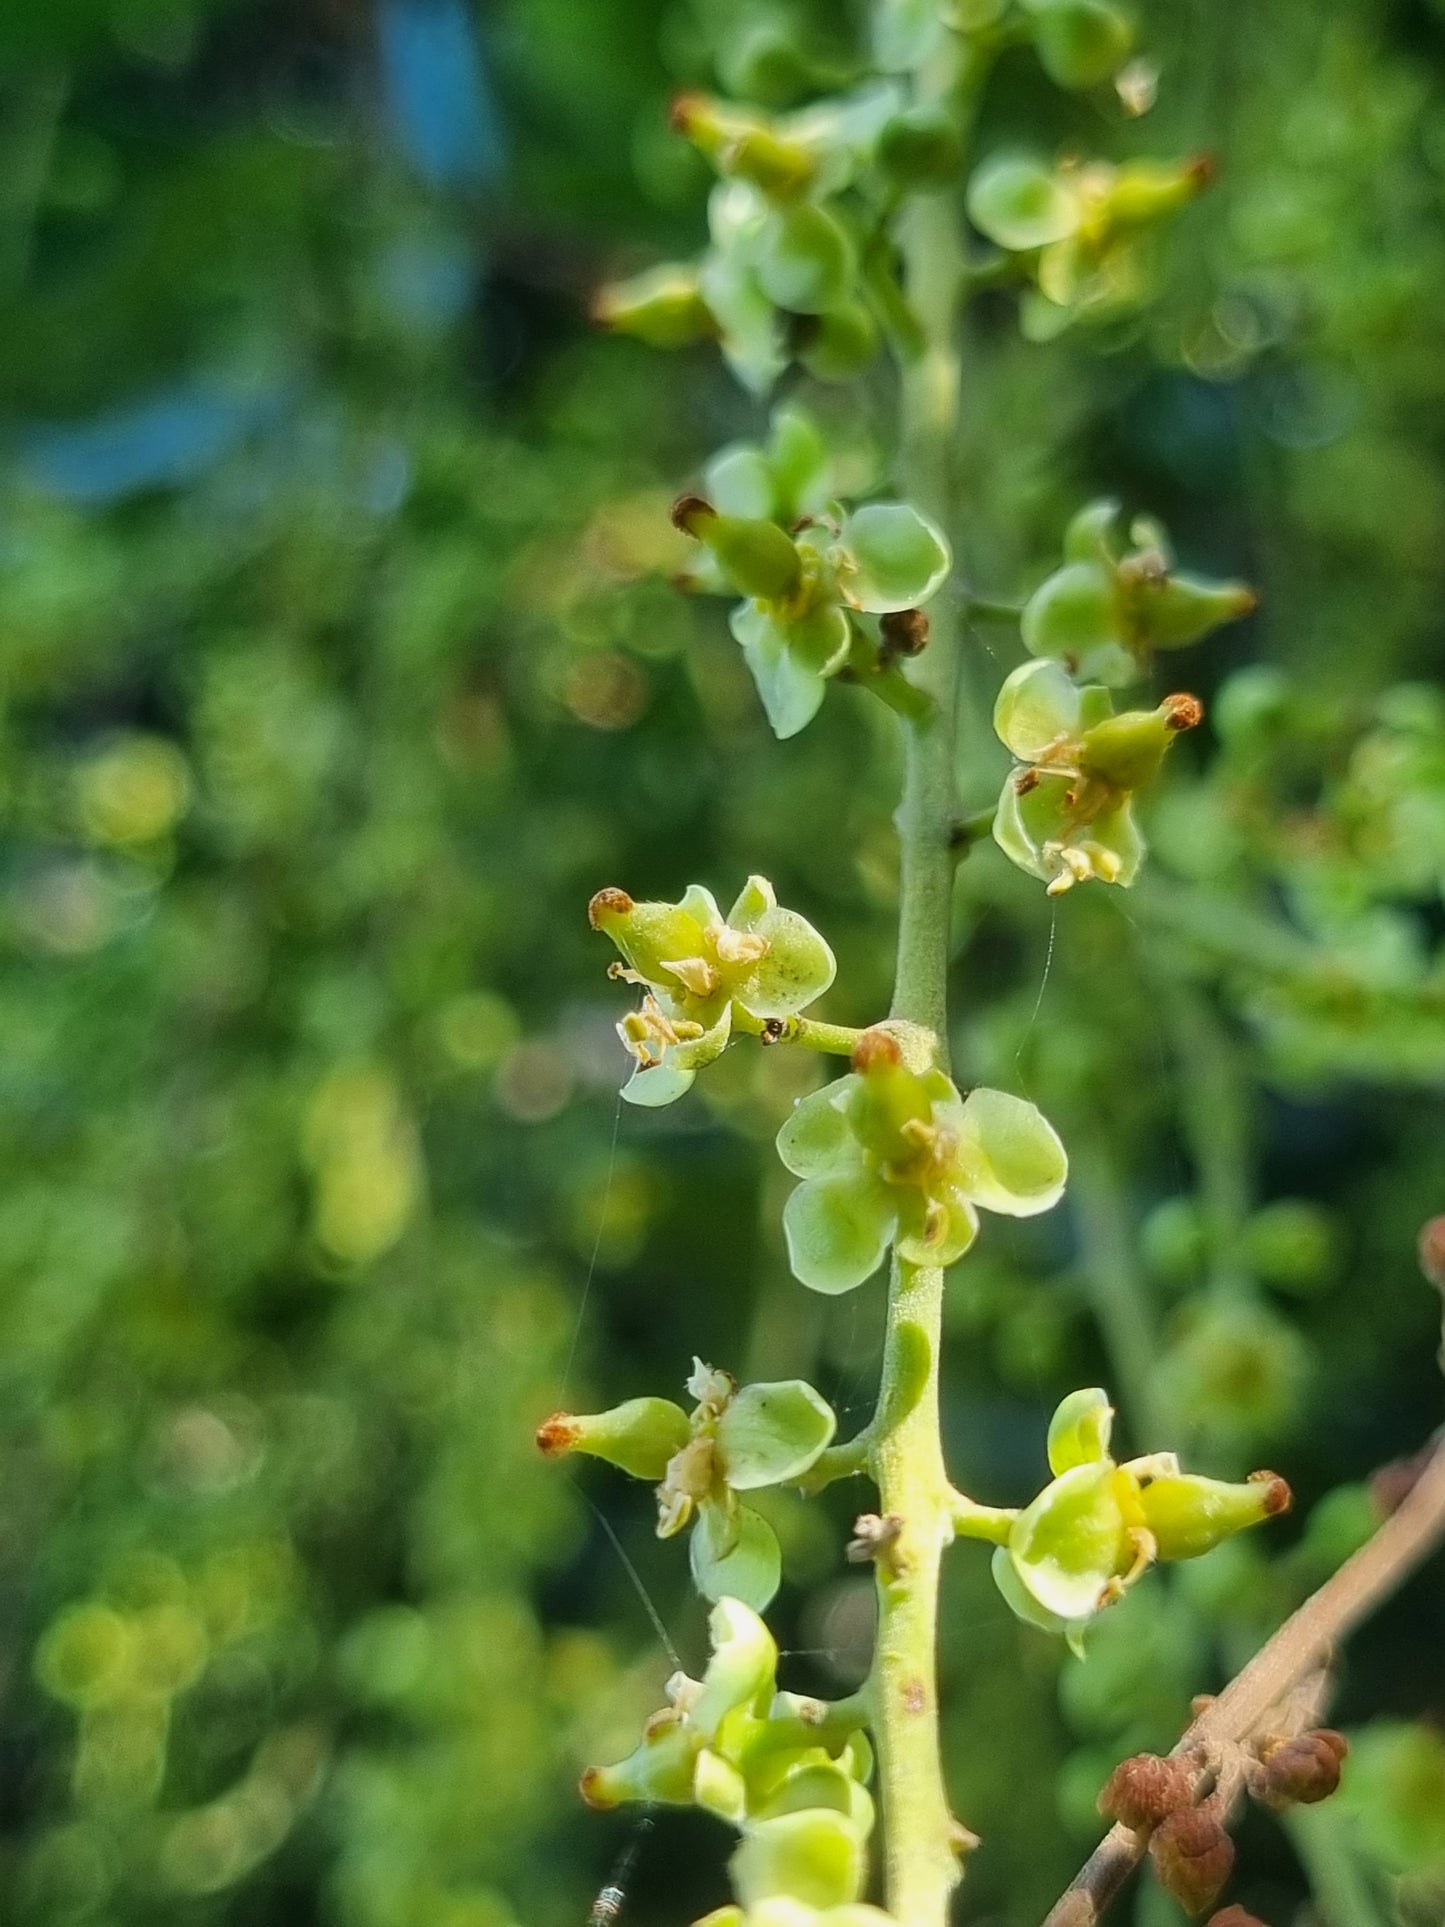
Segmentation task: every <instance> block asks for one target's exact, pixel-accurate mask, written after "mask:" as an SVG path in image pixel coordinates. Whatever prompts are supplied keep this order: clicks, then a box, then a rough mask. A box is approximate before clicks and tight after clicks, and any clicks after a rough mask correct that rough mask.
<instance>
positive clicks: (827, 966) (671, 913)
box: [587, 876, 837, 1107]
mask: <svg viewBox="0 0 1445 1927" xmlns="http://www.w3.org/2000/svg"><path fill="white" fill-rule="evenodd" d="M587 914H588V918H589V920H590V921H591V924H592V927H593V929H594V930H602V931H605V932H606V934H607V935H608V936H609V937H610V938H611V939H612V941H613V943H615V944H616V946H617V948H618V949H619V950H620V951H621V953H622V958H623V961H622V963H620V964H613V965H612V969H611V974H612V975H613V976H614V977H617V978H620V979H621V980H622V981H623V982H626V983H632V984H638V985H640V986H641V987H642V989H643V993H644V995H643V999H642V1005H641V1008H640V1009H639V1010H636V1011H631V1012H629V1013H628V1015H627V1016H626V1017H624V1018H623V1020H622V1022H621V1023H620V1024H619V1025H618V1026H617V1029H618V1034H619V1036H620V1037H621V1039H622V1041H623V1043H624V1045H625V1046H626V1047H627V1049H628V1050H629V1051H630V1052H631V1054H632V1056H633V1057H634V1058H635V1059H636V1060H637V1068H636V1069H635V1070H634V1071H633V1073H632V1076H631V1078H630V1079H629V1080H628V1082H627V1083H626V1084H625V1085H624V1086H623V1091H622V1095H623V1096H624V1097H625V1098H626V1099H627V1101H628V1103H629V1104H643V1105H650V1106H654V1107H655V1106H657V1105H662V1104H671V1103H672V1102H673V1100H674V1099H675V1098H679V1097H681V1096H682V1094H683V1092H684V1091H686V1090H688V1089H689V1088H690V1087H691V1085H692V1081H693V1079H694V1077H695V1076H696V1075H697V1073H698V1071H699V1070H700V1069H701V1068H702V1067H703V1066H704V1065H705V1064H709V1063H711V1062H712V1060H713V1059H714V1058H715V1057H718V1056H720V1055H721V1053H722V1052H723V1051H724V1050H725V1049H726V1047H727V1043H728V1039H729V1037H730V1036H731V1034H732V1023H733V1012H734V1009H739V1010H742V1011H745V1012H746V1013H747V1015H748V1016H749V1017H750V1018H755V1019H761V1020H764V1021H766V1020H767V1019H768V1018H774V1017H792V1016H795V1015H796V1014H797V1013H798V1012H799V1011H801V1010H803V1009H805V1008H806V1007H807V1006H808V1005H809V1004H811V1003H813V1002H815V1001H816V1000H817V999H818V998H819V997H821V996H822V994H823V992H824V991H825V990H826V989H827V988H828V986H829V985H830V984H831V983H832V981H833V977H834V973H835V971H836V968H837V966H836V964H835V962H834V959H833V953H832V951H831V950H830V949H829V948H828V946H827V944H826V943H825V942H824V941H823V939H822V938H821V937H820V936H819V935H818V933H817V931H816V930H814V928H813V926H812V925H811V924H810V923H808V922H807V921H806V920H805V919H804V918H802V917H800V916H799V915H798V914H797V913H796V911H793V910H783V909H780V908H779V906H778V901H777V898H776V897H775V896H774V894H773V886H772V885H771V884H770V883H769V882H768V881H767V880H766V878H764V877H757V876H754V877H749V878H748V881H747V883H746V885H745V886H744V888H743V890H742V893H741V895H740V896H739V897H738V899H737V902H736V903H734V905H733V907H732V909H731V910H730V911H729V912H728V914H727V917H726V918H724V917H723V914H722V912H721V911H720V910H719V909H718V906H717V903H716V900H715V899H714V897H713V896H712V894H711V892H710V891H708V890H705V889H704V888H703V887H702V886H701V885H700V884H692V885H691V886H690V887H689V888H688V890H687V891H686V893H685V894H684V896H683V898H682V900H681V901H680V902H678V903H636V902H634V901H633V899H632V898H631V897H630V896H628V895H627V893H626V891H625V890H599V891H598V892H597V894H596V896H594V897H593V899H592V901H591V903H590V904H589V905H588V910H587Z"/></svg>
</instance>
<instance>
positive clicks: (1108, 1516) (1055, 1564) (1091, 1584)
mask: <svg viewBox="0 0 1445 1927" xmlns="http://www.w3.org/2000/svg"><path fill="white" fill-rule="evenodd" d="M1121 1476H1122V1475H1121V1474H1120V1473H1119V1472H1118V1471H1117V1469H1116V1468H1115V1467H1114V1466H1113V1464H1112V1463H1110V1462H1108V1461H1105V1462H1104V1463H1102V1464H1098V1465H1076V1466H1074V1467H1073V1469H1072V1470H1071V1471H1068V1472H1064V1473H1062V1474H1060V1476H1059V1477H1058V1478H1057V1479H1055V1480H1054V1482H1053V1484H1052V1485H1047V1486H1045V1487H1044V1489H1043V1491H1042V1492H1041V1493H1040V1494H1039V1496H1038V1497H1037V1498H1036V1499H1035V1500H1034V1502H1033V1504H1032V1505H1029V1506H1026V1507H1025V1508H1024V1510H1023V1511H1022V1512H1021V1513H1020V1514H1019V1516H1018V1518H1017V1519H1016V1520H1015V1521H1014V1526H1013V1531H1012V1532H1011V1533H1010V1534H1009V1543H1008V1556H1009V1558H1010V1560H1011V1561H1012V1563H1013V1568H1014V1571H1015V1573H1016V1574H1017V1575H1018V1577H1019V1579H1020V1580H1021V1581H1022V1583H1023V1585H1024V1587H1025V1588H1026V1590H1027V1591H1028V1592H1029V1593H1030V1594H1031V1596H1032V1597H1033V1598H1034V1599H1035V1600H1036V1601H1037V1603H1038V1604H1039V1605H1041V1606H1043V1607H1045V1608H1046V1609H1047V1610H1048V1611H1049V1612H1052V1613H1057V1614H1058V1616H1059V1617H1060V1618H1061V1619H1083V1618H1087V1617H1088V1615H1089V1614H1090V1613H1092V1612H1095V1611H1097V1609H1098V1606H1099V1603H1100V1595H1101V1594H1102V1593H1103V1591H1104V1588H1105V1586H1107V1584H1108V1583H1109V1581H1110V1580H1111V1579H1112V1578H1113V1577H1114V1576H1115V1574H1116V1573H1117V1572H1118V1571H1119V1569H1120V1566H1121V1564H1122V1563H1123V1560H1124V1555H1125V1548H1126V1545H1127V1540H1126V1538H1125V1520H1124V1512H1123V1508H1122V1507H1121V1505H1120V1503H1119V1497H1118V1489H1117V1481H1118V1479H1119V1478H1120V1477H1121Z"/></svg>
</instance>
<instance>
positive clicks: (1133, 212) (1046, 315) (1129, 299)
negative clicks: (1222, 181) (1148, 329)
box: [968, 154, 1213, 341]
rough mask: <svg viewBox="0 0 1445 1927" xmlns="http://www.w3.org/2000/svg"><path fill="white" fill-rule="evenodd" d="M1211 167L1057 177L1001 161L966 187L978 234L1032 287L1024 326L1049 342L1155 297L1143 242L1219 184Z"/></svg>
mask: <svg viewBox="0 0 1445 1927" xmlns="http://www.w3.org/2000/svg"><path fill="white" fill-rule="evenodd" d="M1212 175H1213V168H1212V165H1211V164H1210V163H1209V162H1208V161H1206V160H1192V161H1185V162H1182V163H1179V164H1176V165H1170V164H1167V163H1163V162H1159V161H1144V160H1140V161H1128V162H1125V163H1124V164H1123V165H1122V166H1119V167H1115V166H1111V165H1110V164H1109V163H1108V162H1107V161H1077V160H1072V159H1065V160H1062V161H1060V162H1059V163H1058V164H1057V165H1056V166H1054V167H1052V168H1050V167H1047V166H1045V165H1044V164H1043V163H1042V162H1041V161H1037V160H1034V159H1032V158H1030V157H1029V156H1026V155H1016V154H997V155H994V156H993V157H992V158H991V159H990V160H987V161H985V162H984V163H983V165H982V166H981V167H979V168H978V169H977V170H976V171H975V173H974V175H973V177H972V179H971V180H970V182H969V185H968V213H969V219H970V220H971V221H972V222H973V224H974V226H975V227H976V228H978V229H979V231H980V232H981V233H983V234H986V235H987V236H988V238H989V240H990V241H993V242H996V243H997V245H998V246H999V247H1001V248H1003V249H1004V250H1005V251H1006V252H1007V253H1009V254H1013V255H1016V256H1017V257H1018V260H1019V265H1020V267H1021V269H1022V270H1023V271H1024V272H1025V273H1026V274H1027V275H1028V277H1029V279H1030V281H1031V282H1032V283H1033V286H1032V287H1031V288H1030V289H1029V291H1028V293H1027V294H1026V296H1025V298H1024V303H1023V307H1022V310H1021V315H1020V319H1021V321H1022V324H1023V329H1024V332H1025V334H1027V335H1028V336H1029V338H1030V339H1031V340H1034V341H1048V340H1051V339H1052V338H1053V337H1054V336H1055V335H1057V334H1060V333H1062V331H1063V330H1064V329H1065V328H1067V327H1069V326H1070V325H1071V323H1073V322H1074V321H1077V320H1079V319H1081V318H1085V317H1087V318H1099V317H1105V316H1108V315H1112V314H1116V313H1118V311H1119V310H1120V309H1121V308H1126V307H1130V306H1133V305H1134V304H1136V303H1137V302H1138V301H1139V300H1140V299H1141V298H1142V297H1143V295H1144V294H1145V293H1147V283H1146V272H1145V271H1146V267H1147V256H1146V253H1145V249H1144V245H1143V244H1144V242H1145V240H1146V239H1147V237H1148V235H1149V233H1150V232H1151V230H1153V229H1155V228H1157V227H1158V226H1159V225H1160V224H1161V223H1162V222H1163V221H1165V220H1166V219H1167V218H1168V217H1169V216H1170V215H1171V214H1173V213H1175V212H1176V211H1177V210H1178V209H1179V208H1181V207H1183V206H1184V205H1185V203H1186V202H1188V201H1191V200H1193V198H1194V196H1195V195H1196V194H1197V193H1198V192H1199V191H1200V189H1201V188H1202V187H1204V186H1206V185H1207V183H1208V182H1209V180H1210V179H1211V178H1212Z"/></svg>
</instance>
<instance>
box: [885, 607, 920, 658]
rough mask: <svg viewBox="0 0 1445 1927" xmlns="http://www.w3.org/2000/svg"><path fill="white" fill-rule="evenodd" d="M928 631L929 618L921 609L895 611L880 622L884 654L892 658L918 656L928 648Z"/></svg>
mask: <svg viewBox="0 0 1445 1927" xmlns="http://www.w3.org/2000/svg"><path fill="white" fill-rule="evenodd" d="M928 629H929V623H928V617H927V616H926V615H925V614H924V613H923V611H922V610H921V609H895V610H893V611H892V612H891V613H890V614H888V615H886V616H882V617H880V619H879V622H878V633H879V635H880V636H881V637H882V638H883V649H884V653H885V654H887V655H890V656H916V655H918V654H919V653H920V651H921V650H923V649H924V648H925V647H926V646H927V643H928Z"/></svg>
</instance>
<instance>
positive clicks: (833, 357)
mask: <svg viewBox="0 0 1445 1927" xmlns="http://www.w3.org/2000/svg"><path fill="white" fill-rule="evenodd" d="M792 320H793V327H792V332H791V336H790V339H791V343H792V347H793V352H794V354H795V355H796V356H797V358H798V360H799V361H800V362H801V363H802V364H803V366H804V367H805V368H806V369H807V371H808V373H809V374H810V375H812V376H814V377H815V378H816V379H817V380H818V381H852V379H853V378H854V376H855V375H857V374H859V373H860V372H861V371H862V370H863V369H864V368H866V367H867V366H868V364H869V362H870V361H872V359H873V357H874V356H875V355H876V354H877V352H878V324H877V322H876V321H875V320H874V319H873V316H872V314H871V313H870V312H869V310H868V309H867V308H866V307H864V305H863V303H862V302H861V301H845V302H844V303H843V304H842V305H841V306H840V307H837V308H830V309H828V310H827V311H826V313H824V314H800V315H794V316H793V318H792Z"/></svg>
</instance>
